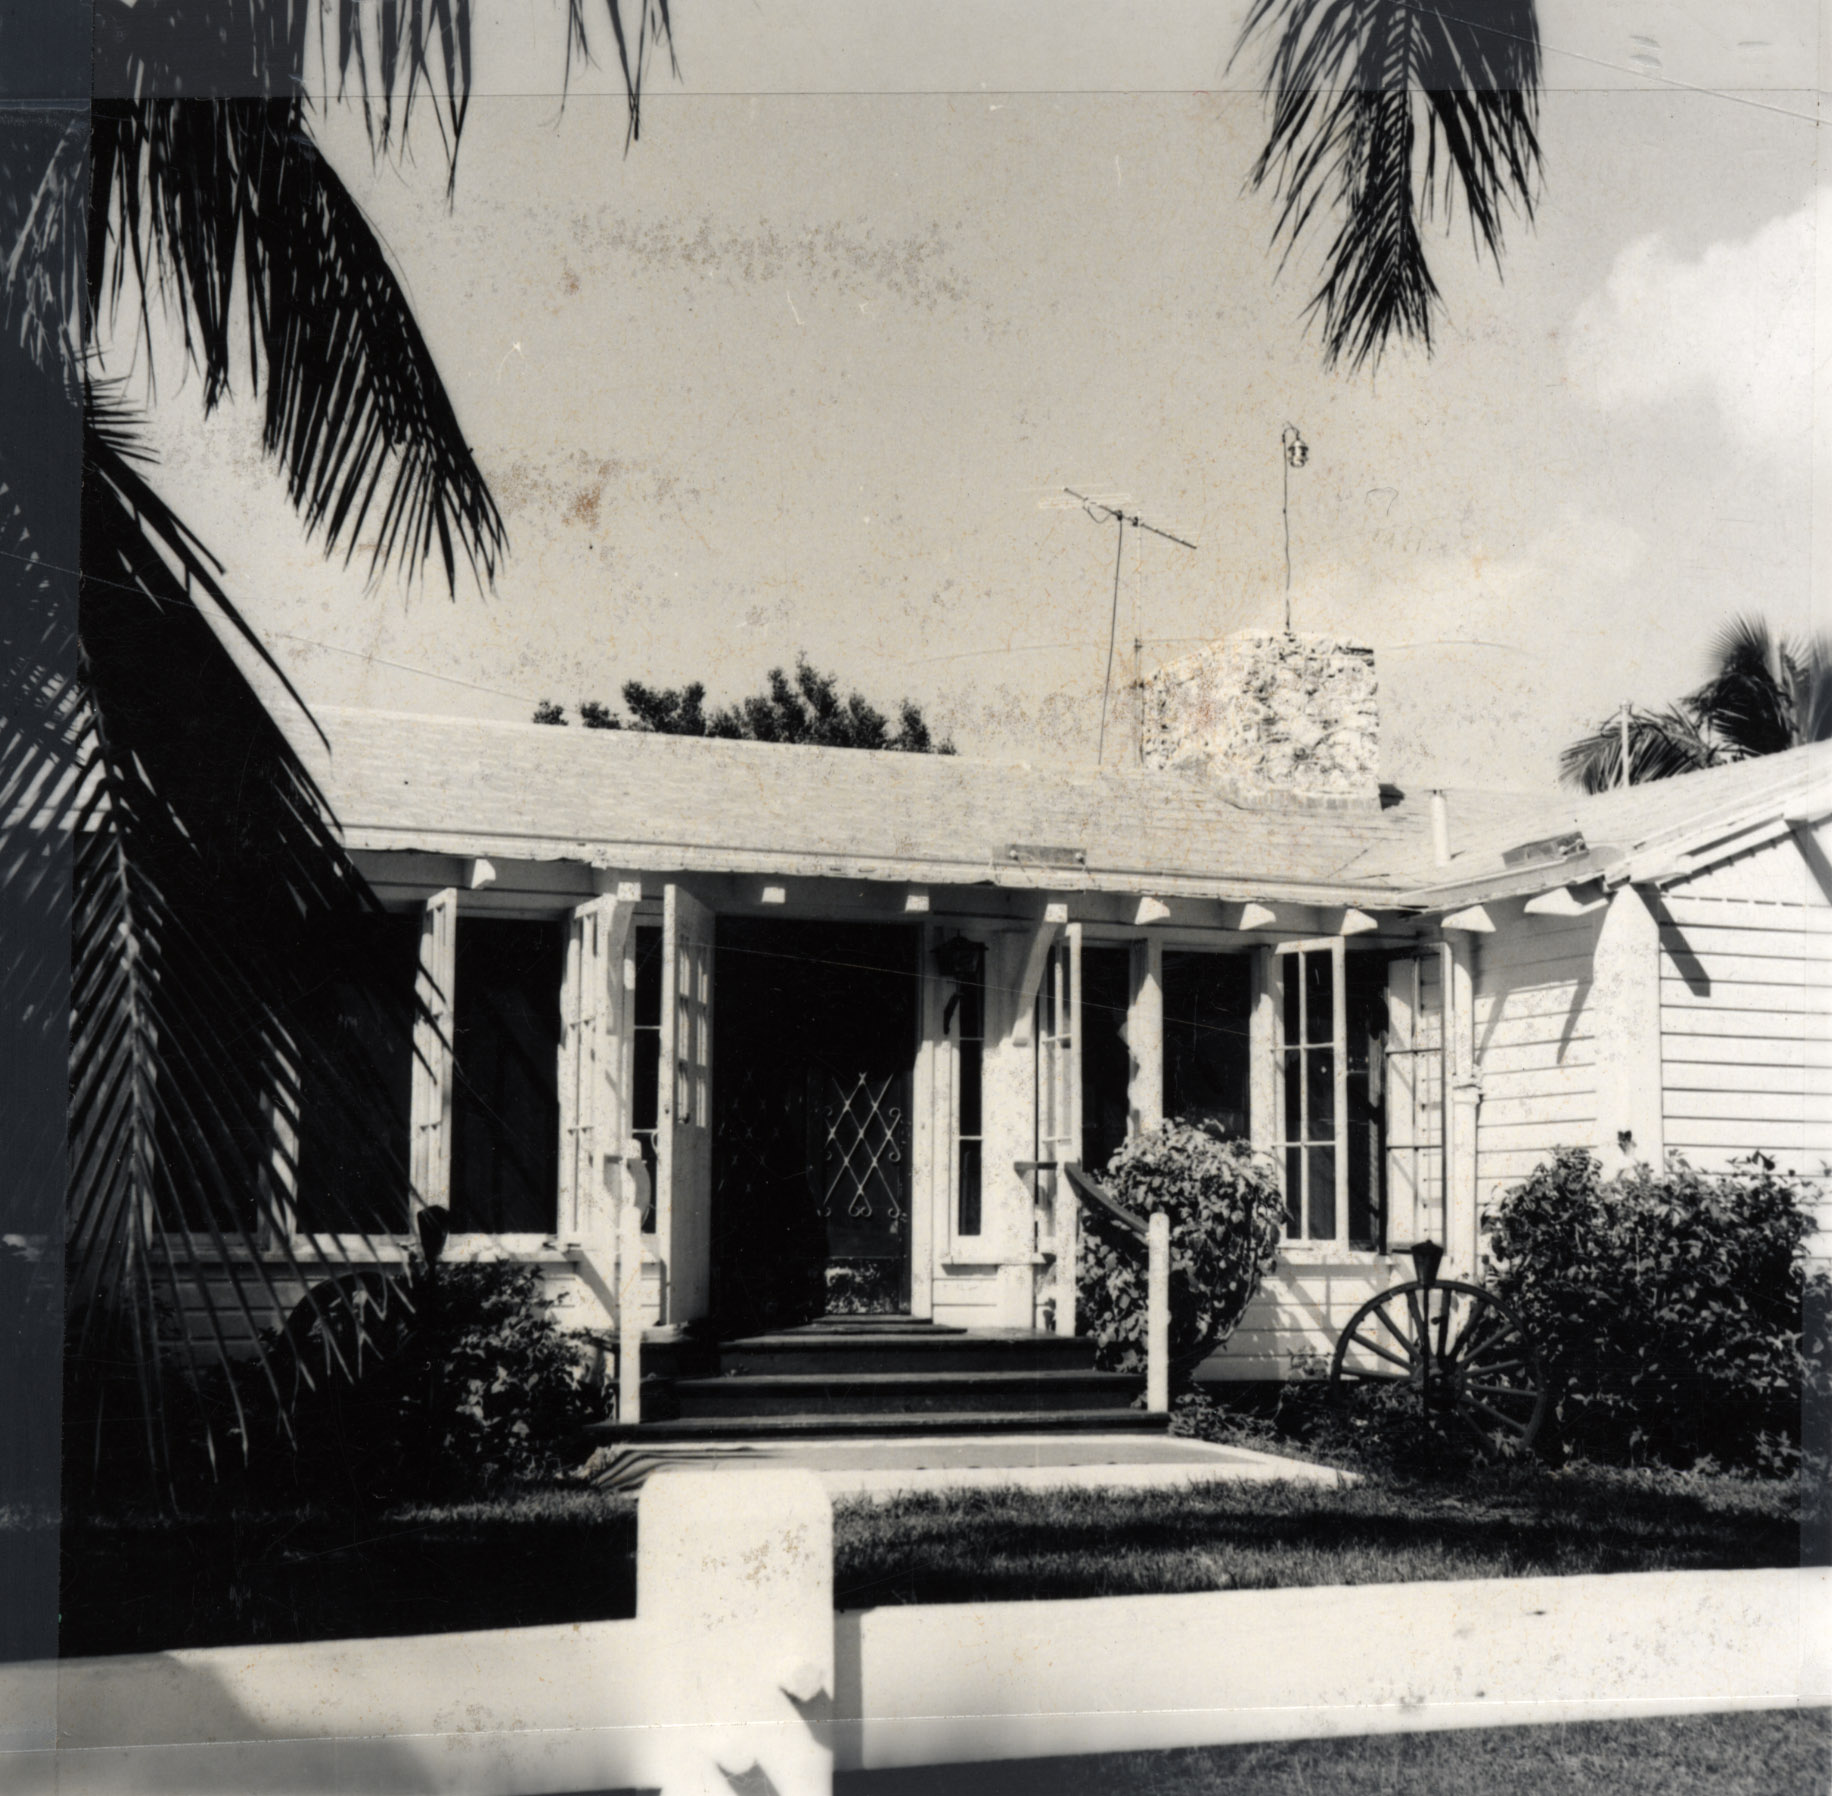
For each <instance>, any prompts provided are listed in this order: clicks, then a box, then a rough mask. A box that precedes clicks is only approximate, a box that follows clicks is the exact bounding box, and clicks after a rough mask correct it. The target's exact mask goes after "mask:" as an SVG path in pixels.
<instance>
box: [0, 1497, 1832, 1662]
mask: <svg viewBox="0 0 1832 1796" xmlns="http://www.w3.org/2000/svg"><path fill="white" fill-rule="evenodd" d="M1794 1502H1795V1491H1794V1487H1793V1486H1791V1485H1786V1484H1779V1483H1758V1482H1753V1481H1747V1480H1740V1479H1733V1478H1727V1477H1704V1476H1699V1475H1697V1474H1690V1473H1688V1474H1674V1473H1662V1474H1652V1473H1639V1474H1637V1473H1624V1472H1610V1471H1603V1470H1598V1469H1595V1468H1578V1469H1571V1470H1566V1471H1563V1472H1558V1473H1550V1472H1545V1471H1543V1470H1539V1469H1537V1468H1524V1469H1522V1470H1520V1471H1518V1472H1514V1473H1507V1474H1498V1473H1476V1474H1473V1475H1471V1476H1469V1477H1467V1478H1464V1479H1462V1480H1461V1481H1459V1482H1457V1483H1456V1484H1446V1485H1420V1484H1407V1483H1400V1482H1395V1481H1391V1480H1386V1479H1381V1478H1373V1477H1371V1478H1369V1479H1368V1480H1367V1481H1366V1482H1365V1483H1363V1484H1361V1485H1359V1486H1354V1487H1351V1488H1348V1489H1343V1490H1329V1489H1322V1488H1318V1487H1314V1486H1308V1485H1265V1484H1234V1485H1212V1486H1208V1487H1206V1488H1202V1489H1198V1490H1194V1491H1179V1490H1152V1491H1137V1492H1102V1491H1075V1490H1068V1491H1022V1490H1006V1491H981V1492H960V1493H950V1494H934V1495H926V1494H925V1495H918V1496H909V1497H901V1498H893V1499H890V1500H872V1499H849V1500H843V1501H841V1502H840V1503H839V1504H838V1505H837V1506H836V1513H835V1518H834V1519H835V1551H834V1560H835V1564H834V1579H835V1601H836V1603H837V1604H838V1605H839V1606H840V1607H842V1608H868V1607H874V1606H877V1605H881V1604H886V1603H941V1602H971V1601H976V1600H1000V1599H1022V1598H1041V1597H1077V1596H1114V1595H1130V1594H1143V1593H1148V1592H1154V1591H1187V1590H1220V1589H1230V1588H1239V1589H1248V1588H1262V1589H1263V1588H1270V1587H1275V1586H1280V1585H1301V1584H1367V1583H1404V1582H1410V1581H1413V1580H1416V1579H1427V1578H1497V1577H1520V1576H1531V1575H1536V1574H1572V1573H1580V1572H1611V1571H1654V1570H1671V1569H1727V1568H1736V1567H1747V1566H1781V1565H1794V1564H1798V1563H1799V1558H1800V1551H1799V1538H1800V1537H1799V1533H1798V1530H1797V1527H1796V1524H1795V1520H1794ZM0 1525H3V1518H0ZM61 1546H62V1557H63V1587H62V1591H61V1597H60V1602H61V1608H62V1618H63V1625H62V1631H61V1637H60V1650H61V1651H62V1652H63V1653H64V1654H65V1655H66V1656H81V1655H89V1654H97V1653H123V1652H156V1651H163V1650H167V1649H170V1648H175V1647H183V1646H225V1645H247V1644H255V1643H258V1642H263V1641H277V1640H325V1639H337V1638H340V1637H347V1636H357V1635H398V1634H417V1633H436V1632H443V1631H447V1630H455V1629H465V1628H491V1627H528V1626H534V1625H538V1624H542V1623H554V1622H572V1621H592V1620H605V1621H609V1620H615V1619H618V1618H620V1617H623V1616H628V1615H632V1614H634V1613H635V1603H636V1578H635V1551H636V1502H635V1499H634V1497H631V1496H625V1495H611V1494H607V1493H603V1492H597V1491H591V1490H578V1489H564V1490H558V1489H553V1490H550V1489H540V1490H526V1491H521V1492H518V1493H514V1494H511V1495H508V1496H504V1497H501V1498H498V1499H495V1500H493V1501H489V1502H477V1503H458V1504H443V1505H438V1506H422V1507H408V1508H401V1509H397V1510H392V1511H388V1512H386V1513H383V1514H380V1515H369V1516H360V1517H352V1516H338V1515H334V1514H330V1513H327V1512H324V1511H318V1510H311V1509H301V1510H296V1511H286V1512H269V1513H249V1512H242V1513H235V1514H229V1515H224V1516H215V1517H209V1518H193V1519H188V1520H183V1521H174V1520H173V1519H171V1518H170V1517H167V1516H163V1515H160V1514H158V1513H156V1512H150V1511H138V1512H128V1513H123V1514H119V1515H112V1516H96V1517H89V1518H81V1519H73V1520H72V1521H71V1522H70V1523H69V1524H68V1525H66V1527H65V1528H64V1530H63V1537H62V1542H61Z"/></svg>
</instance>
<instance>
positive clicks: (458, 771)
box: [301, 708, 1832, 909]
mask: <svg viewBox="0 0 1832 1796" xmlns="http://www.w3.org/2000/svg"><path fill="white" fill-rule="evenodd" d="M317 719H318V722H319V723H320V725H321V726H322V727H323V729H324V731H325V733H326V735H327V736H328V737H329V738H330V743H331V748H330V750H329V752H328V753H326V752H325V750H324V748H323V745H322V744H320V743H317V742H316V741H305V740H302V742H301V746H302V748H304V749H305V751H306V754H307V758H308V761H309V762H310V763H311V764H312V766H313V768H314V771H315V772H317V773H318V775H319V777H320V779H321V780H322V782H323V784H324V787H325V791H326V793H327V795H328V797H329V798H330V801H331V805H332V808H333V809H334V811H335V812H336V814H337V816H338V818H339V820H340V822H341V823H342V826H343V829H344V833H345V837H346V840H347V841H348V842H349V844H350V846H351V847H353V848H359V849H371V850H386V849H418V850H422V851H430V852H435V853H447V854H462V855H500V856H505V857H511V858H516V857H519V858H524V859H531V860H577V861H581V862H584V863H586V864H588V865H592V866H597V867H606V868H609V867H621V868H628V869H632V870H657V871H674V870H679V871H683V872H736V873H761V874H782V875H794V874H800V875H825V876H829V877H836V878H851V879H897V880H909V881H915V882H921V883H934V884H968V883H991V884H998V885H1010V886H1029V887H1047V888H1049V889H1051V890H1056V891H1073V890H1093V891H1126V892H1153V893H1160V894H1164V895H1172V894H1182V895H1186V896H1191V897H1212V898H1223V899H1263V900H1272V901H1276V900H1279V899H1284V900H1287V901H1291V902H1301V903H1312V904H1324V905H1328V904H1364V905H1405V906H1407V907H1412V908H1421V909H1435V908H1439V907H1441V906H1442V905H1444V904H1446V903H1449V902H1452V901H1454V900H1455V898H1456V897H1457V896H1458V895H1459V894H1464V893H1468V892H1470V891H1472V890H1478V889H1479V890H1481V891H1482V892H1485V893H1488V894H1490V895H1498V894H1499V892H1500V891H1501V890H1502V889H1506V890H1519V891H1527V890H1534V889H1541V888H1543V887H1545V886H1546V885H1548V884H1556V883H1563V882H1565V881H1567V880H1571V879H1578V878H1587V877H1594V876H1595V875H1597V874H1598V873H1601V872H1603V871H1605V870H1606V868H1607V867H1609V866H1612V865H1618V864H1621V863H1624V862H1625V861H1626V859H1627V858H1628V857H1630V856H1632V855H1635V854H1637V853H1645V852H1646V851H1648V850H1649V849H1650V848H1653V847H1657V846H1658V845H1660V844H1661V843H1663V842H1666V843H1677V842H1679V841H1680V840H1681V839H1682V838H1687V837H1689V836H1690V835H1695V834H1696V833H1697V831H1698V830H1699V829H1700V828H1702V827H1706V826H1708V825H1710V824H1712V823H1714V822H1719V823H1722V822H1726V821H1735V820H1736V819H1738V818H1741V817H1746V816H1749V815H1753V814H1769V813H1772V814H1773V815H1775V816H1776V817H1779V816H1780V815H1781V813H1782V812H1783V811H1784V810H1786V809H1788V808H1789V807H1791V806H1797V805H1798V804H1799V803H1800V802H1802V800H1803V797H1804V796H1805V795H1807V794H1809V793H1811V792H1813V791H1816V790H1819V789H1821V788H1824V787H1826V786H1828V784H1832V745H1827V746H1825V747H1823V748H1815V749H1806V750H1797V751H1795V752H1794V753H1793V754H1789V755H1779V756H1772V757H1770V758H1769V759H1767V760H1766V761H1759V762H1745V763H1742V764H1740V765H1738V766H1734V767H1727V768H1723V769H1718V770H1714V771H1712V772H1710V773H1705V774H1694V775H1689V776H1686V777H1684V778H1681V779H1676V780H1668V781H1662V782H1659V783H1657V784H1653V785H1646V786H1635V787H1631V788H1629V789H1627V790H1626V791H1622V792H1611V793H1603V794H1599V795H1596V796H1585V795H1583V794H1575V793H1553V794H1521V793H1508V794H1496V793H1478V792H1455V793H1452V794H1451V795H1450V800H1449V803H1450V811H1451V818H1452V846H1453V858H1452V861H1451V863H1450V865H1448V866H1445V867H1439V866H1437V865H1436V864H1434V861H1433V856H1432V846H1431V839H1430V827H1429V821H1428V815H1429V813H1428V806H1427V803H1426V802H1425V795H1424V794H1423V793H1417V794H1413V795H1410V796H1408V797H1407V798H1405V799H1404V800H1401V801H1398V802H1395V803H1392V804H1388V805H1385V806H1379V807H1377V806H1375V805H1373V804H1368V805H1365V806H1346V807H1345V806H1338V807H1333V808H1332V807H1326V806H1322V805H1319V804H1316V803H1310V804H1302V803H1299V802H1296V801H1292V802H1286V803H1274V804H1267V803H1265V802H1264V801H1260V802H1248V801H1246V800H1245V799H1243V798H1242V797H1240V796H1238V795H1236V794H1232V793H1230V792H1229V791H1228V790H1227V789H1226V788H1225V787H1223V786H1222V785H1220V784H1218V783H1217V782H1215V781H1213V780H1211V779H1207V778H1204V777H1202V776H1201V775H1193V774H1183V773H1179V772H1175V771H1166V772H1152V771H1146V770H1138V771H1127V772H1117V771H1111V770H1108V771H1096V770H1094V769H1090V768H1072V767H1064V766H1061V765H1057V764H1050V765H1044V766H1036V765H1026V764H1008V763H1002V762H993V761H980V760H973V759H969V758H967V757H965V756H938V755H909V754H890V753H872V752H867V751H861V750H857V749H819V748H800V747H795V748H791V747H783V746H779V745H775V744H766V743H756V742H726V741H718V740H707V739H701V738H685V737H676V736H659V735H650V734H646V733H643V732H639V731H631V730H583V729H556V728H552V727H546V726H540V725H534V724H518V723H497V722H485V721H480V720H476V719H469V718H457V717H432V716H412V715H406V714H402V713H396V712H385V711H368V710H354V709H331V708H326V709H324V710H321V711H319V712H318V713H317ZM1573 833H1576V834H1581V835H1582V836H1583V838H1584V844H1585V852H1584V853H1583V854H1582V855H1580V856H1578V857H1577V858H1575V859H1574V858H1571V857H1570V856H1566V857H1563V858H1560V857H1558V856H1556V855H1554V856H1551V857H1549V858H1545V859H1542V860H1540V861H1535V860H1533V859H1532V858H1531V857H1529V858H1528V859H1527V861H1526V862H1525V863H1524V864H1523V863H1521V862H1520V860H1519V858H1518V857H1515V858H1514V859H1513V861H1512V862H1511V861H1510V859H1508V858H1505V857H1506V851H1507V850H1509V849H1512V848H1517V847H1518V846H1519V845H1521V844H1525V843H1529V842H1533V841H1535V840H1542V839H1547V838H1557V837H1559V836H1561V835H1568V834H1573Z"/></svg>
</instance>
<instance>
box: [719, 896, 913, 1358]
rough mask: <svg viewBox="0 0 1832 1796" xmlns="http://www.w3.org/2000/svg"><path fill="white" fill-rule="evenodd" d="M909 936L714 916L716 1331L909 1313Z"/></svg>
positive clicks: (852, 926)
mask: <svg viewBox="0 0 1832 1796" xmlns="http://www.w3.org/2000/svg"><path fill="white" fill-rule="evenodd" d="M919 940H920V935H919V931H917V930H915V929H912V928H909V927H906V926H899V925H894V924H888V925H887V924H867V923H814V922H797V921H777V920H775V919H768V920H763V919H753V918H738V917H721V918H720V919H719V933H718V945H717V949H716V959H715V969H714V989H715V991H716V992H717V994H718V997H717V1002H716V1004H715V1006H714V1011H713V1034H714V1044H713V1064H714V1065H715V1066H716V1067H717V1068H718V1075H717V1077H716V1078H715V1080H714V1101H713V1171H712V1278H713V1288H712V1298H713V1310H714V1315H715V1317H716V1319H717V1321H718V1324H719V1326H720V1327H721V1328H722V1329H723V1330H725V1331H727V1332H732V1333H750V1332H755V1331H758V1330H764V1329H774V1328H787V1327H794V1326H796V1325H798V1324H800V1323H804V1322H810V1321H813V1320H814V1319H815V1318H817V1317H820V1316H832V1315H903V1314H907V1313H908V1311H909V1305H910V1205H911V1191H912V1180H911V1169H910V1139H911V1131H910V1113H911V1108H912V1095H913V1075H914V1068H915V1061H916V1040H917V1014H918V1011H917V999H918V992H919V983H920V961H919V955H918V948H919Z"/></svg>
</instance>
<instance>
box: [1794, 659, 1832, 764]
mask: <svg viewBox="0 0 1832 1796" xmlns="http://www.w3.org/2000/svg"><path fill="white" fill-rule="evenodd" d="M1793 710H1794V739H1795V741H1796V743H1799V744H1805V743H1809V742H1832V641H1829V640H1828V639H1827V638H1826V637H1824V636H1816V637H1814V638H1813V640H1812V641H1811V642H1808V643H1806V644H1805V645H1804V646H1803V647H1802V648H1801V650H1800V652H1799V654H1798V656H1797V666H1796V672H1795V680H1794V705H1793Z"/></svg>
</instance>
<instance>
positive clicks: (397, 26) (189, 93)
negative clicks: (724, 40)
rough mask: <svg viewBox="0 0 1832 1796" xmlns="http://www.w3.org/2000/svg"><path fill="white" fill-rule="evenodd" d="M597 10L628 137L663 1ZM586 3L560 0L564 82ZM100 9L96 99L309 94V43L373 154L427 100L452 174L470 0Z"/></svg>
mask: <svg viewBox="0 0 1832 1796" xmlns="http://www.w3.org/2000/svg"><path fill="white" fill-rule="evenodd" d="M603 8H604V14H605V18H606V21H607V22H608V24H609V26H610V29H611V34H612V36H613V38H614V40H615V42H616V47H617V60H618V65H619V68H620V70H621V72H622V75H623V83H624V93H625V97H626V99H627V101H628V104H629V119H630V135H631V136H632V137H635V136H637V135H639V134H640V124H641V105H642V90H643V82H644V79H645V77H646V75H647V72H648V63H649V60H650V55H651V52H652V50H653V49H657V48H665V49H666V51H667V53H668V58H669V63H670V66H671V68H672V67H673V66H674V27H673V20H672V18H671V16H670V12H669V5H668V0H603ZM591 11H592V9H591V8H590V7H589V6H588V4H587V0H567V20H566V52H565V59H564V64H563V67H562V76H563V79H564V78H569V77H570V75H571V71H572V67H573V63H574V59H575V58H578V59H582V60H586V61H589V60H590V59H591V54H592V51H591V32H590V29H589V27H590V22H591V20H590V14H591ZM95 14H96V19H95V45H96V57H95V71H96V74H95V81H96V85H95V93H96V97H97V98H99V99H105V100H133V101H140V102H145V101H152V100H174V99H202V100H227V99H284V100H294V99H304V98H307V97H308V94H307V85H308V83H309V82H310V81H311V79H312V75H313V69H312V66H311V61H310V57H311V53H312V52H313V49H314V46H315V47H316V56H317V62H318V66H319V68H320V69H321V70H322V71H323V74H324V76H325V79H326V80H327V81H328V82H332V83H334V88H333V90H332V96H327V97H335V98H336V99H338V100H351V99H354V100H355V101H356V102H357V103H358V104H360V105H361V107H362V112H363V122H364V126H365V129H366V131H367V134H368V138H369V144H370V148H371V149H372V150H373V151H374V152H375V153H376V154H378V155H383V154H387V153H389V152H391V151H395V150H402V149H405V148H406V146H407V140H408V128H409V125H410V123H411V121H412V119H413V117H414V116H415V114H416V113H417V112H419V111H420V110H422V109H430V110H431V112H432V115H433V123H434V128H435V129H436V130H437V131H438V133H439V140H440V145H441V148H442V151H443V153H444V155H445V158H446V162H447V165H448V169H449V170H450V172H451V173H452V175H453V176H455V174H456V165H457V158H458V147H459V142H460V140H461V138H462V137H463V134H464V125H465V118H466V115H467V113H468V111H469V109H470V99H471V89H472V83H473V80H474V78H475V52H474V48H473V43H472V35H473V23H474V6H473V0H322V3H321V4H318V5H314V4H312V0H164V3H163V4H160V5H157V6H148V5H145V4H135V0H96V6H95ZM314 25H315V29H314ZM675 72H677V73H678V69H677V70H676V71H675Z"/></svg>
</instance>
